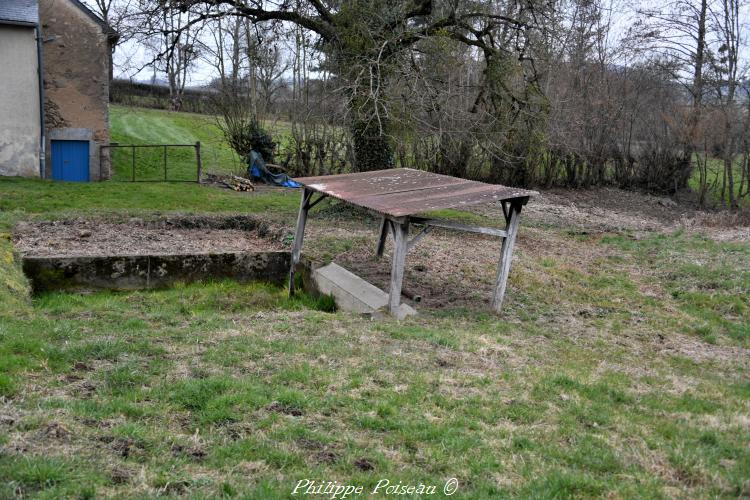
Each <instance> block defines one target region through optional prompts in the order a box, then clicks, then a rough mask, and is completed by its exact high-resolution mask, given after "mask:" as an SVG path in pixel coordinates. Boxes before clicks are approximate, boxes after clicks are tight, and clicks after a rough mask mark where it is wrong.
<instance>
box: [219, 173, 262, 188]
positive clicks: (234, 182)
mask: <svg viewBox="0 0 750 500" xmlns="http://www.w3.org/2000/svg"><path fill="white" fill-rule="evenodd" d="M222 182H223V183H224V185H225V186H226V187H228V188H229V189H234V190H235V191H255V186H254V185H253V183H252V182H250V181H249V180H248V179H245V178H244V177H239V176H236V175H232V176H229V177H225V178H224V179H223V180H222Z"/></svg>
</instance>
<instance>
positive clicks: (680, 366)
mask: <svg viewBox="0 0 750 500" xmlns="http://www.w3.org/2000/svg"><path fill="white" fill-rule="evenodd" d="M297 202H298V198H297V196H294V195H293V194H292V195H285V194H277V193H270V194H258V195H254V196H247V195H241V194H237V193H234V192H230V191H222V190H218V189H215V188H209V187H200V186H191V185H174V184H153V185H144V184H138V185H132V184H124V183H103V184H89V185H77V184H65V183H49V182H44V181H34V180H18V179H0V211H1V213H0V304H2V305H0V394H1V395H2V399H0V478H2V479H1V480H0V497H2V498H8V497H13V496H23V497H32V498H61V497H89V498H93V497H99V496H116V497H139V498H140V497H152V496H157V495H167V496H169V495H172V496H176V495H184V496H190V497H193V498H206V497H211V498H223V497H244V498H288V497H290V495H291V493H292V491H293V489H294V487H295V485H296V484H297V483H298V481H300V480H304V479H309V480H316V481H338V482H339V483H345V484H352V485H361V486H363V487H364V490H365V491H372V489H373V488H374V487H375V486H376V485H377V484H378V482H379V481H380V480H383V479H387V480H389V481H390V483H391V484H396V483H399V482H401V483H402V484H404V485H412V484H413V485H418V484H420V483H422V484H425V485H435V486H436V487H437V493H436V494H435V495H433V496H442V494H443V493H442V491H443V485H444V484H445V483H446V481H447V480H448V479H450V478H456V479H457V480H458V491H457V493H456V494H455V495H454V498H496V497H518V498H530V497H531V498H562V497H569V496H574V497H599V496H606V497H619V498H630V497H644V498H654V497H657V498H658V497H738V496H747V495H750V417H748V415H749V414H750V376H749V375H748V373H749V371H748V353H749V352H750V351H748V348H750V326H749V325H750V306H748V304H750V270H748V266H747V263H748V262H750V245H747V244H740V243H719V242H714V241H712V240H709V239H706V238H703V237H699V236H696V235H694V234H690V233H684V232H676V233H670V234H664V233H652V234H647V235H645V236H639V237H638V238H635V237H633V235H631V234H629V233H627V232H623V233H607V234H596V233H591V234H587V233H584V234H581V233H580V232H577V233H574V232H570V231H568V230H567V228H565V227H562V226H559V227H558V226H550V225H541V224H535V223H534V222H533V221H527V222H524V223H523V224H522V229H521V238H520V240H519V246H520V248H519V250H518V259H517V261H516V263H515V264H514V268H513V270H512V272H511V279H510V283H509V288H510V292H509V296H508V302H507V305H506V308H505V311H504V313H503V315H502V316H500V317H496V316H494V315H491V314H488V313H486V312H483V311H470V310H460V309H450V308H445V309H441V310H435V311H424V312H423V313H422V314H420V316H418V317H416V318H413V319H409V320H407V321H403V322H397V321H392V320H389V321H381V322H372V321H368V320H365V319H363V318H360V317H358V316H353V315H348V314H344V313H326V312H323V311H318V310H316V309H315V307H314V304H313V302H312V301H309V300H307V299H306V298H304V297H302V298H298V299H293V300H290V299H288V298H287V297H286V296H285V293H284V291H283V290H281V289H279V288H275V287H271V286H268V285H264V284H250V285H240V284H236V283H233V282H228V281H222V282H216V283H205V284H193V285H183V286H177V287H175V288H172V289H169V290H162V291H148V292H145V291H144V292H129V293H113V292H110V293H94V294H87V295H81V294H65V293H50V294H44V295H39V296H35V297H30V296H29V295H28V292H27V288H26V282H25V280H24V278H23V276H22V274H21V273H20V271H19V268H18V261H17V259H14V256H13V251H12V247H11V243H10V232H11V230H12V225H13V224H14V223H16V222H17V221H20V220H23V219H28V218H45V219H49V218H60V217H68V216H77V215H88V214H98V215H105V216H106V214H117V215H118V216H121V215H123V214H131V213H133V214H139V215H143V214H152V215H154V214H158V213H162V214H163V213H169V212H174V211H179V212H183V213H202V212H213V213H217V212H219V213H220V212H226V213H234V212H243V213H247V212H254V213H265V214H272V215H273V217H275V218H276V219H277V220H279V221H285V222H286V223H288V224H290V225H291V224H292V223H293V220H294V213H295V210H296V206H297ZM330 212H333V213H335V210H331V211H330ZM443 215H446V214H443ZM447 215H453V214H447ZM320 217H325V215H320ZM476 217H477V218H481V216H476ZM324 223H325V221H324ZM524 233H526V234H533V235H534V236H535V237H541V238H543V239H544V240H545V241H546V242H548V246H549V249H543V250H544V251H545V252H546V253H539V249H535V248H531V247H529V246H525V245H524ZM331 245H334V246H335V241H332V242H331ZM297 496H299V495H297ZM381 496H384V495H381ZM349 498H352V497H349Z"/></svg>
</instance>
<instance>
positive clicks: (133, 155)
mask: <svg viewBox="0 0 750 500" xmlns="http://www.w3.org/2000/svg"><path fill="white" fill-rule="evenodd" d="M130 150H131V152H132V158H133V182H135V146H132V147H131V148H130Z"/></svg>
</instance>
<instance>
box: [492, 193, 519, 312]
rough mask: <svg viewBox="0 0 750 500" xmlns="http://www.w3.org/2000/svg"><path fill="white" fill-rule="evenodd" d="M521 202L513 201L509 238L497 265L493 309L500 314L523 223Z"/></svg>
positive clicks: (509, 214)
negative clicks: (519, 226) (517, 237)
mask: <svg viewBox="0 0 750 500" xmlns="http://www.w3.org/2000/svg"><path fill="white" fill-rule="evenodd" d="M522 206H523V203H522V201H521V200H513V201H511V203H510V207H509V208H508V216H507V219H508V225H507V227H506V228H505V231H506V233H507V236H506V237H505V239H503V246H502V248H501V250H500V262H499V263H498V265H497V278H496V279H495V290H494V292H493V294H492V309H493V310H494V311H495V312H498V313H499V312H500V308H501V307H502V305H503V298H504V297H505V287H506V285H507V283H508V274H509V273H510V264H511V262H512V260H513V247H514V246H515V244H516V235H517V234H518V224H519V222H520V221H521V207H522Z"/></svg>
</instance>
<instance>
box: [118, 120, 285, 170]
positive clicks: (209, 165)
mask: <svg viewBox="0 0 750 500" xmlns="http://www.w3.org/2000/svg"><path fill="white" fill-rule="evenodd" d="M109 119H110V134H111V138H110V139H111V141H112V142H117V143H119V144H195V143H196V142H198V141H200V143H201V161H202V163H203V172H204V173H205V172H210V173H218V174H227V173H233V174H238V175H240V174H242V173H244V172H245V170H246V169H247V166H246V165H245V164H244V162H243V161H242V160H241V159H240V158H239V157H238V156H237V155H236V154H235V153H234V151H233V150H232V149H231V148H230V147H229V146H228V145H227V144H226V143H225V141H224V137H223V135H222V133H221V130H219V128H218V127H217V126H216V118H215V117H214V116H211V115H201V114H195V113H174V112H171V111H164V110H159V109H146V108H130V107H126V106H117V105H111V106H110V108H109ZM268 128H269V130H270V131H271V133H273V134H275V139H276V140H277V141H284V138H285V136H286V134H287V133H288V126H287V125H286V124H285V123H283V122H274V123H269V124H268ZM111 151H112V162H113V177H112V178H113V179H114V180H118V181H127V180H131V178H132V150H131V149H130V148H113V149H112V150H111ZM135 154H136V178H137V179H139V180H162V179H163V178H164V149H163V148H136V152H135ZM167 177H168V178H169V180H190V181H192V180H195V178H196V161H195V149H194V148H167Z"/></svg>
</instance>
